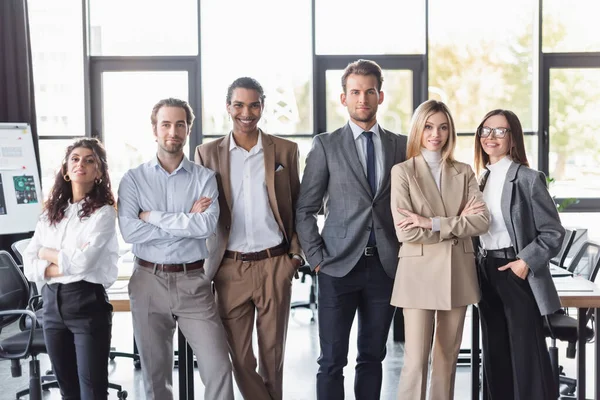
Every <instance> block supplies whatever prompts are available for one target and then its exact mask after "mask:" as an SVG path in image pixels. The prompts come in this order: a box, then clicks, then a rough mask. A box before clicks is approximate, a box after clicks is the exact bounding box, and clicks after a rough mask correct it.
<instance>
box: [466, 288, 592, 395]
mask: <svg viewBox="0 0 600 400" xmlns="http://www.w3.org/2000/svg"><path fill="white" fill-rule="evenodd" d="M554 283H555V284H556V289H557V290H558V295H559V296H560V302H561V304H562V306H563V307H576V308H577V320H578V322H579V326H578V331H579V332H580V334H579V339H578V341H577V393H576V396H577V399H578V400H585V386H586V381H585V378H586V377H585V356H586V355H585V345H586V342H585V340H584V338H583V334H581V333H582V332H583V331H584V328H585V323H586V321H585V319H586V313H587V311H588V309H590V308H592V309H594V318H596V321H600V318H599V314H600V313H599V310H600V288H599V287H598V286H597V285H596V284H594V283H593V282H590V281H588V280H586V279H584V278H581V277H575V278H572V277H559V278H554ZM472 332H473V335H472V343H471V349H472V351H471V361H472V362H471V398H472V399H479V311H478V310H477V308H476V307H474V306H473V326H472ZM594 339H595V357H594V364H595V365H594V367H595V370H596V371H595V372H596V373H595V375H594V376H595V379H594V399H600V386H599V383H598V375H599V372H600V369H599V368H600V333H599V329H598V327H596V330H595V332H594Z"/></svg>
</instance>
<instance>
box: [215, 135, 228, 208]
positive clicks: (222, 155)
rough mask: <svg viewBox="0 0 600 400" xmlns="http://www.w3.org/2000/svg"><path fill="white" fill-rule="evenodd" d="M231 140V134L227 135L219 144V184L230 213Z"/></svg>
mask: <svg viewBox="0 0 600 400" xmlns="http://www.w3.org/2000/svg"><path fill="white" fill-rule="evenodd" d="M230 140H231V134H229V135H227V136H226V137H225V138H224V139H223V140H222V141H221V144H219V153H218V154H219V155H218V157H219V171H220V172H221V184H222V185H223V193H224V194H225V200H226V201H227V205H228V206H229V212H231V180H230V178H229V169H230V163H229V143H230Z"/></svg>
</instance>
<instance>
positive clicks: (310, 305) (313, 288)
mask: <svg viewBox="0 0 600 400" xmlns="http://www.w3.org/2000/svg"><path fill="white" fill-rule="evenodd" d="M298 273H300V274H302V277H301V278H300V282H302V283H304V282H306V277H307V276H310V281H311V283H310V294H309V297H308V301H294V302H292V306H291V307H292V310H294V309H296V308H307V309H309V310H310V311H311V312H312V316H311V318H310V322H311V323H314V322H315V311H316V310H317V273H316V272H314V271H312V270H311V269H310V266H309V265H303V266H302V267H300V268H299V269H298Z"/></svg>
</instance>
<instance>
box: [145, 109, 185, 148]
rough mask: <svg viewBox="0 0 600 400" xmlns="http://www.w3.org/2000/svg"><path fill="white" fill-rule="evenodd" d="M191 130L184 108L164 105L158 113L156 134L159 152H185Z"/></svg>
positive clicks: (155, 127)
mask: <svg viewBox="0 0 600 400" xmlns="http://www.w3.org/2000/svg"><path fill="white" fill-rule="evenodd" d="M189 131H190V129H189V126H188V124H187V122H186V114H185V110H184V109H183V108H181V107H169V106H163V107H161V108H160V109H159V110H158V112H157V113H156V125H155V126H154V136H156V141H157V143H158V148H159V153H160V152H164V153H169V154H179V153H183V146H185V143H186V142H187V136H188V134H189Z"/></svg>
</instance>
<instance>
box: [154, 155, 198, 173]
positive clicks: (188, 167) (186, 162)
mask: <svg viewBox="0 0 600 400" xmlns="http://www.w3.org/2000/svg"><path fill="white" fill-rule="evenodd" d="M149 164H150V166H151V167H154V168H157V167H158V168H160V169H162V170H163V171H165V169H164V168H163V167H162V165H160V162H159V161H158V155H156V154H155V155H154V158H153V159H152V160H150V163H149ZM182 168H183V169H184V170H186V171H187V172H192V170H193V166H192V162H191V161H190V160H188V158H187V157H186V156H185V154H184V155H183V159H182V160H181V162H180V163H179V165H178V166H177V168H175V171H173V172H172V173H173V174H174V173H176V172H177V171H179V170H180V169H182ZM165 172H167V171H165Z"/></svg>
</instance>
